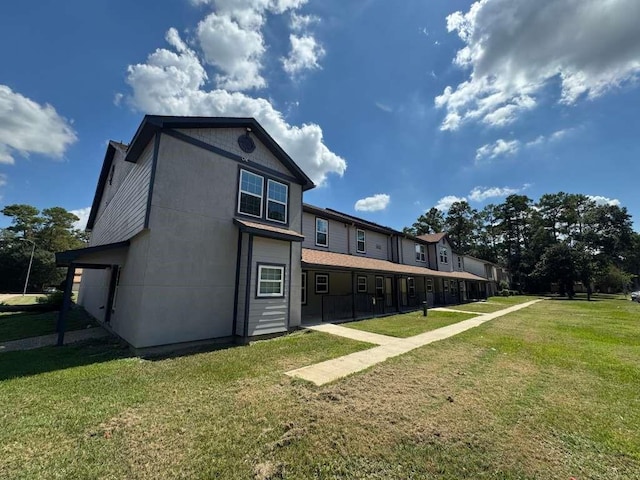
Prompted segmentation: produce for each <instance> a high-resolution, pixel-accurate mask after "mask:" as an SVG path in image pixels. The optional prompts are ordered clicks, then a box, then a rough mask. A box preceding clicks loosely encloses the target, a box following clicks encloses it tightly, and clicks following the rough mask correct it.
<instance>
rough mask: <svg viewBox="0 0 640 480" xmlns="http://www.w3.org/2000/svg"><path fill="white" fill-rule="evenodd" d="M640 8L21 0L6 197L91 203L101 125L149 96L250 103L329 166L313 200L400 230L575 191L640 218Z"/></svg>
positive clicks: (5, 134) (0, 135) (223, 106)
mask: <svg viewBox="0 0 640 480" xmlns="http://www.w3.org/2000/svg"><path fill="white" fill-rule="evenodd" d="M639 18H640V2H637V0H611V1H609V2H607V3H606V5H605V4H604V3H603V2H601V1H599V0H582V1H581V2H576V1H573V0H540V1H537V2H531V1H530V0H481V1H479V2H470V1H458V0H454V1H451V0H447V1H445V0H429V1H427V0H422V1H416V0H407V1H403V2H393V3H390V2H383V1H373V0H369V1H360V2H355V1H354V2H344V1H341V0H335V1H333V0H323V1H319V0H316V1H314V0H308V1H306V0H174V1H166V2H157V1H155V0H139V1H136V2H130V1H124V0H92V1H91V2H87V1H85V0H66V1H64V2H58V1H52V0H46V1H39V2H29V1H24V2H10V3H8V4H6V5H4V6H3V7H2V14H1V15H0V58H2V69H1V70H0V206H3V205H6V204H12V203H28V204H32V205H35V206H37V207H39V208H46V207H51V206H56V205H59V206H62V207H65V208H67V209H69V210H74V211H78V213H81V214H83V215H86V213H87V212H88V207H89V206H90V205H91V201H92V199H93V194H94V191H95V185H96V181H97V177H98V173H99V170H100V166H101V162H102V159H103V156H104V151H105V148H106V142H107V141H108V140H109V139H113V140H118V141H123V142H125V143H126V142H129V140H130V139H131V137H132V135H133V133H134V132H135V129H136V128H137V126H138V124H139V123H140V121H141V119H142V116H143V115H144V114H145V113H153V114H172V115H188V114H195V115H213V116H215V115H225V116H233V115H238V116H255V117H256V118H257V119H258V121H260V122H261V123H262V124H263V126H265V127H266V128H267V130H268V131H269V132H270V133H271V134H272V136H273V137H274V138H275V139H276V140H277V141H278V142H279V143H280V144H281V145H282V146H283V147H284V148H285V150H287V152H288V153H289V154H290V155H291V156H292V157H293V158H294V160H295V161H296V162H297V163H298V164H299V165H300V166H301V167H302V168H303V169H305V171H306V172H307V173H308V174H309V175H310V176H311V177H312V178H313V179H314V180H315V181H316V183H317V184H318V185H319V186H318V187H317V188H316V189H314V190H312V191H310V192H308V193H307V194H306V196H305V201H307V202H309V203H313V204H315V205H318V206H321V207H331V208H335V209H338V210H341V211H344V212H346V213H350V214H355V215H358V216H362V217H364V218H367V219H370V220H372V221H375V222H378V223H382V224H386V225H389V226H391V227H395V228H402V227H403V226H405V225H410V224H411V223H413V221H414V220H415V219H416V217H417V216H418V215H420V214H421V213H422V212H424V211H425V210H428V209H429V208H430V207H432V206H434V205H438V206H439V207H440V208H443V209H446V208H447V205H448V204H450V203H451V202H452V201H454V200H456V199H461V198H466V199H467V200H468V201H469V202H470V203H471V205H472V206H473V207H475V208H482V207H483V206H484V205H486V204H487V203H490V202H494V203H495V202H500V201H502V199H503V198H504V196H506V195H507V194H509V193H516V192H520V193H524V194H527V195H529V196H530V197H532V198H534V199H537V198H538V197H539V196H540V195H541V194H543V193H552V192H557V191H560V190H562V191H566V192H575V193H585V194H588V195H592V196H594V197H596V198H597V200H598V201H599V202H614V203H615V202H619V203H620V204H621V205H623V206H626V207H627V208H628V209H629V212H630V213H631V214H632V215H634V217H636V225H638V221H639V220H638V219H640V202H639V200H638V197H639V196H638V194H637V192H638V184H639V179H640V162H639V159H640V138H639V136H638V120H637V118H636V117H637V112H638V106H639V105H640V84H639V82H638V75H639V74H640V29H638V28H637V20H638V19H639ZM6 224H7V222H6V219H4V218H0V226H5V225H6Z"/></svg>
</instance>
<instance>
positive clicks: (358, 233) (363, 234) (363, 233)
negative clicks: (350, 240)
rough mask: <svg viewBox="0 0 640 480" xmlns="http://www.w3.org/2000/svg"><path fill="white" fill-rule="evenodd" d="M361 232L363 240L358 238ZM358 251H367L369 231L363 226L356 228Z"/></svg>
mask: <svg viewBox="0 0 640 480" xmlns="http://www.w3.org/2000/svg"><path fill="white" fill-rule="evenodd" d="M360 233H362V240H360V239H359V238H358V237H359V235H360ZM360 242H362V250H360ZM356 252H357V253H367V232H365V231H364V230H363V229H361V228H356Z"/></svg>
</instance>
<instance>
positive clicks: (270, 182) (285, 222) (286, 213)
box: [264, 178, 289, 225]
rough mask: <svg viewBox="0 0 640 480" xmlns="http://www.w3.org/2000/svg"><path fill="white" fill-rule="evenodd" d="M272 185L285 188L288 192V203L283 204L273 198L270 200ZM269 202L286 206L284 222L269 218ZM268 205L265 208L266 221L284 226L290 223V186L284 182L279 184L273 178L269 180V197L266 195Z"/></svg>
mask: <svg viewBox="0 0 640 480" xmlns="http://www.w3.org/2000/svg"><path fill="white" fill-rule="evenodd" d="M272 183H276V184H278V185H281V186H283V187H284V188H285V190H286V198H287V199H286V201H285V202H284V203H283V202H281V201H280V200H274V199H272V198H269V187H270V185H271V184H272ZM269 202H274V203H277V204H279V205H284V221H282V220H277V219H275V218H271V217H269ZM266 204H267V208H265V212H264V214H265V217H266V220H269V221H270V222H276V223H282V224H284V225H286V224H287V223H288V222H289V185H287V184H286V183H283V182H279V181H277V180H273V179H272V178H267V195H266Z"/></svg>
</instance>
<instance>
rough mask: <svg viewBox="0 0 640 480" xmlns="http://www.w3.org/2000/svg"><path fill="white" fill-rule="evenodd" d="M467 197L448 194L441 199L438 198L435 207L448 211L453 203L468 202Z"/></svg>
mask: <svg viewBox="0 0 640 480" xmlns="http://www.w3.org/2000/svg"><path fill="white" fill-rule="evenodd" d="M466 201H467V198H466V197H456V196H455V195H447V196H446V197H442V198H441V199H440V200H438V203H436V204H435V207H436V208H437V209H438V210H440V211H442V212H445V213H446V212H448V211H449V209H450V208H451V205H453V204H454V203H456V202H466Z"/></svg>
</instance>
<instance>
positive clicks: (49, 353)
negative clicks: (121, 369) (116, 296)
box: [0, 338, 133, 381]
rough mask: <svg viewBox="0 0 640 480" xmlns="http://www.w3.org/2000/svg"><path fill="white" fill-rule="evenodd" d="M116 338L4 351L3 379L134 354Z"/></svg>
mask: <svg viewBox="0 0 640 480" xmlns="http://www.w3.org/2000/svg"><path fill="white" fill-rule="evenodd" d="M132 356H133V355H132V353H131V351H130V350H129V349H128V348H127V347H126V346H124V345H122V344H121V343H120V342H119V341H117V340H115V339H110V338H109V339H96V340H88V341H86V342H81V343H75V344H73V345H65V346H64V347H43V348H37V349H34V350H23V351H16V352H6V353H0V381H2V380H9V379H12V378H18V377H28V376H31V375H38V374H40V373H46V372H52V371H55V370H64V369H66V368H73V367H81V366H85V365H91V364H95V363H103V362H108V361H110V360H116V359H120V358H128V357H132Z"/></svg>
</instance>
